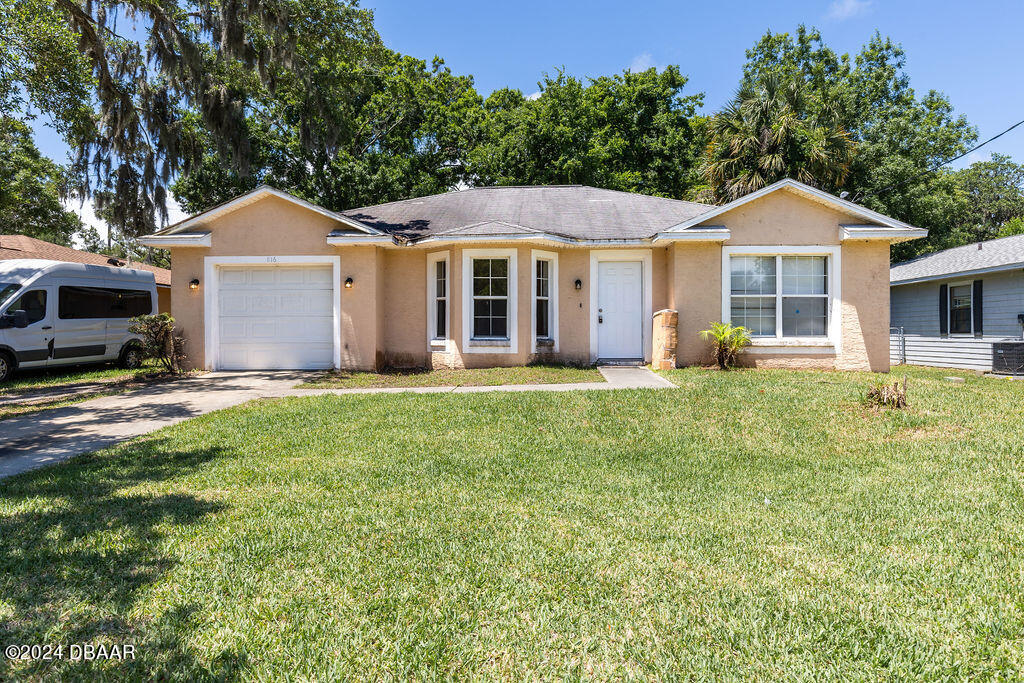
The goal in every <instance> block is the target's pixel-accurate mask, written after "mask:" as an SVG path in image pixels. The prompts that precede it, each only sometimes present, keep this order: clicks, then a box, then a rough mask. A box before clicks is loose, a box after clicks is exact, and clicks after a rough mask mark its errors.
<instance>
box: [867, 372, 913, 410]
mask: <svg viewBox="0 0 1024 683" xmlns="http://www.w3.org/2000/svg"><path fill="white" fill-rule="evenodd" d="M866 399H867V402H868V403H870V404H871V405H875V406H880V407H882V408H896V409H897V410H901V409H903V408H906V407H907V378H906V377H904V378H903V382H902V383H900V381H899V380H896V381H895V382H893V383H892V384H886V383H885V382H879V383H878V384H875V385H874V386H873V387H871V388H870V389H868V394H867V397H866Z"/></svg>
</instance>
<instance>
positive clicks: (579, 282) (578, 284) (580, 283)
mask: <svg viewBox="0 0 1024 683" xmlns="http://www.w3.org/2000/svg"><path fill="white" fill-rule="evenodd" d="M576 289H583V280H581V279H579V278H576Z"/></svg>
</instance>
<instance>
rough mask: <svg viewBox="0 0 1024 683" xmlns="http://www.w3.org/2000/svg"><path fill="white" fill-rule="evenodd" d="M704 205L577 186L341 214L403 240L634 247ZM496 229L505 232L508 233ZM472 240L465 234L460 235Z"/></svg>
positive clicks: (478, 191) (466, 195) (463, 195)
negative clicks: (537, 237) (516, 238)
mask: <svg viewBox="0 0 1024 683" xmlns="http://www.w3.org/2000/svg"><path fill="white" fill-rule="evenodd" d="M711 208H712V207H711V206H709V205H707V204H698V203H696V202H686V201H681V200H678V199H668V198H665V197H652V196H650V195H643V194H634V193H631V192H619V191H616V190H603V189H600V188H596V187H587V186H583V185H538V186H495V187H477V188H472V189H468V190H462V191H458V192H447V193H445V194H436V195H431V196H428V197H418V198H416V199H406V200H402V201H397V202H391V203H389V204H379V205H377V206H368V207H362V208H359V209H351V210H349V211H343V212H342V213H343V214H344V215H345V216H348V217H349V218H352V219H355V220H357V221H359V222H360V223H363V224H365V225H368V226H370V227H372V228H376V229H378V230H382V231H384V232H387V233H391V234H394V235H399V236H401V237H405V238H407V239H420V238H423V237H428V236H434V235H439V234H441V233H447V234H455V233H456V231H459V230H462V229H467V228H469V227H470V226H481V227H482V226H484V225H487V226H488V227H487V228H484V229H485V230H499V229H500V230H506V229H511V228H520V230H519V232H531V231H534V232H536V231H539V232H546V233H553V234H557V235H562V236H564V237H570V238H574V239H639V238H645V237H650V236H652V235H654V234H655V233H657V232H659V231H661V230H666V229H668V228H670V227H672V226H674V225H677V224H679V223H680V222H682V221H684V220H686V219H689V218H692V217H693V216H697V215H699V214H702V213H705V212H706V211H708V210H709V209H711ZM495 223H501V224H511V225H508V227H507V228H505V227H501V228H499V226H496V225H494V224H495ZM464 234H471V233H464Z"/></svg>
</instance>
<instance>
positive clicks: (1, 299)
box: [0, 282, 21, 307]
mask: <svg viewBox="0 0 1024 683" xmlns="http://www.w3.org/2000/svg"><path fill="white" fill-rule="evenodd" d="M19 289H21V285H16V284H14V283H12V282H0V307H2V306H3V305H4V304H5V303H7V301H8V300H9V299H10V298H11V297H12V296H14V293H15V292H17V291H18V290H19Z"/></svg>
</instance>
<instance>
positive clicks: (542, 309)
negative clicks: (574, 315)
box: [534, 258, 552, 340]
mask: <svg viewBox="0 0 1024 683" xmlns="http://www.w3.org/2000/svg"><path fill="white" fill-rule="evenodd" d="M534 263H535V270H536V272H535V276H534V296H535V297H536V299H537V302H536V306H535V308H536V320H535V323H534V324H535V325H536V327H535V328H534V331H535V333H536V335H537V339H543V340H549V339H551V338H552V331H551V328H552V325H551V261H550V260H548V259H540V258H539V259H537V260H536V261H535V262H534Z"/></svg>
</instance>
